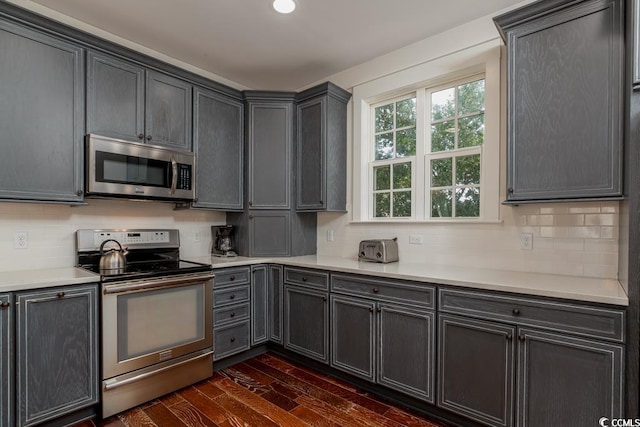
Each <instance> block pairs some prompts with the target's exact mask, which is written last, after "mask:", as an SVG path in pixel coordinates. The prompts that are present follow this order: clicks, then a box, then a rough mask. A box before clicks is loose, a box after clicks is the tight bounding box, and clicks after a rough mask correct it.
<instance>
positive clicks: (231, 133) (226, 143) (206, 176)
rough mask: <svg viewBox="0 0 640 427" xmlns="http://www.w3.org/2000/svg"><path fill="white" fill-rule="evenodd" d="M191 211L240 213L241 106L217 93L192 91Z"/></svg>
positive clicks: (242, 114)
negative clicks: (193, 162) (193, 171)
mask: <svg viewBox="0 0 640 427" xmlns="http://www.w3.org/2000/svg"><path fill="white" fill-rule="evenodd" d="M193 132H194V134H193V152H194V153H195V154H196V161H197V165H196V179H195V187H196V200H195V201H194V203H193V204H192V207H194V208H202V209H216V210H223V211H234V210H242V208H243V207H244V203H243V194H244V192H243V182H244V181H243V179H244V178H243V176H244V173H243V171H244V166H243V165H244V146H243V145H244V104H243V103H242V102H241V101H239V100H236V99H233V98H231V97H229V96H225V95H222V94H220V93H217V92H213V91H210V90H206V89H202V88H199V87H195V88H194V92H193Z"/></svg>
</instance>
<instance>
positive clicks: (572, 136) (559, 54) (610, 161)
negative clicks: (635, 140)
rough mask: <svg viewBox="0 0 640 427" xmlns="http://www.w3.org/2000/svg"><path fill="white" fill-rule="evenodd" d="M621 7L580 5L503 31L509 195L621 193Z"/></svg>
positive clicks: (613, 0)
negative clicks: (506, 66) (506, 70)
mask: <svg viewBox="0 0 640 427" xmlns="http://www.w3.org/2000/svg"><path fill="white" fill-rule="evenodd" d="M623 6H624V3H623V2H620V1H617V0H595V1H585V2H578V3H577V4H575V5H574V6H571V7H570V8H567V9H565V10H562V11H560V12H558V13H555V14H550V15H546V16H543V17H541V18H538V19H535V20H532V21H526V23H524V24H522V25H519V26H517V27H516V28H515V29H513V30H511V31H509V32H508V33H507V34H508V42H507V45H508V53H507V55H508V56H507V58H508V73H509V74H508V90H507V93H508V94H509V100H508V115H509V116H508V129H509V130H508V132H509V134H508V159H507V175H508V178H507V179H508V187H509V189H508V194H507V199H508V200H513V201H518V200H543V199H566V198H589V197H605V196H620V195H621V194H622V166H621V165H622V148H621V143H622V139H623V132H622V127H623V123H624V117H623V116H624V114H623V113H624V111H623V100H624V95H623V89H622V88H623V85H624V67H623V59H624V43H623V41H624V34H623V28H624V25H623V24H624V23H623V14H622V8H623ZM585 70H589V72H585Z"/></svg>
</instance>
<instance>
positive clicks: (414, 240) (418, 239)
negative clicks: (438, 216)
mask: <svg viewBox="0 0 640 427" xmlns="http://www.w3.org/2000/svg"><path fill="white" fill-rule="evenodd" d="M409 243H410V244H412V245H424V236H421V235H419V234H410V235H409Z"/></svg>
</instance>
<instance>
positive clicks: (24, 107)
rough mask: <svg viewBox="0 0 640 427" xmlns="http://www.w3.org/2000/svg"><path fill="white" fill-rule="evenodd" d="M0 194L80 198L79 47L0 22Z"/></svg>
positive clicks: (81, 108) (81, 58) (81, 53)
mask: <svg viewBox="0 0 640 427" xmlns="http://www.w3.org/2000/svg"><path fill="white" fill-rule="evenodd" d="M0 58H2V60H0V146H1V147H2V149H3V155H2V156H0V170H1V171H2V179H1V180H0V198H6V199H23V200H36V201H53V202H80V201H82V194H83V192H82V190H83V171H84V159H83V149H82V145H83V138H84V50H83V49H82V48H80V47H78V46H75V45H72V44H70V43H66V42H63V41H61V40H58V39H56V38H54V37H50V36H47V35H45V34H43V33H40V32H37V31H33V30H30V29H27V28H23V27H20V26H17V25H14V24H11V23H8V22H0Z"/></svg>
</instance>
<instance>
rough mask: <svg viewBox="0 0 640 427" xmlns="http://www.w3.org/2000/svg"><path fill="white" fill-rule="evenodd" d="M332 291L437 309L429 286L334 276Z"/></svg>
mask: <svg viewBox="0 0 640 427" xmlns="http://www.w3.org/2000/svg"><path fill="white" fill-rule="evenodd" d="M331 290H332V291H334V292H343V293H347V294H351V295H361V296H366V297H370V298H380V299H383V300H385V301H396V302H401V303H405V304H412V305H419V306H423V307H427V308H435V288H434V287H433V286H431V285H427V284H424V285H423V284H414V283H409V282H402V281H395V280H393V281H391V280H376V279H369V278H364V277H360V276H347V275H341V274H332V275H331Z"/></svg>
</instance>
